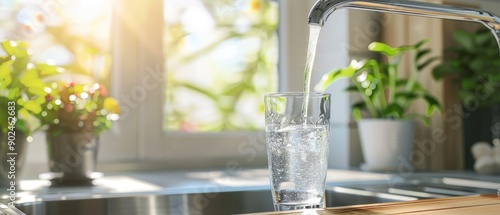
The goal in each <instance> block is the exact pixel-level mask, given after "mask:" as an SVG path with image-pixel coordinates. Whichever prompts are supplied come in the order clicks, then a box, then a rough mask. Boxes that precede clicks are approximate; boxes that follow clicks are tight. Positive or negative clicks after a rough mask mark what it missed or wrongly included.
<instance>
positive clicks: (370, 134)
mask: <svg viewBox="0 0 500 215" xmlns="http://www.w3.org/2000/svg"><path fill="white" fill-rule="evenodd" d="M425 43H426V41H425V40H424V41H421V42H419V43H417V44H415V45H412V46H401V47H396V48H393V47H390V46H388V45H386V44H384V43H380V42H373V43H371V44H370V45H369V46H368V49H369V50H370V51H373V52H377V53H380V54H382V55H384V56H386V57H387V63H386V62H381V61H378V60H375V59H366V60H363V61H360V62H358V61H352V62H351V64H350V65H349V66H347V67H345V68H341V69H336V70H333V71H331V72H329V73H327V74H325V75H324V76H323V78H322V80H321V81H320V82H319V83H318V84H317V85H316V87H315V90H316V91H324V90H325V89H326V88H327V87H328V86H329V85H330V84H332V83H333V82H335V81H337V80H339V79H341V78H350V79H351V81H352V83H353V84H352V85H351V86H350V87H349V88H348V89H347V90H348V91H350V92H355V93H357V94H359V95H360V96H361V99H362V100H361V101H360V102H358V103H355V104H354V105H353V106H352V113H353V116H354V119H356V120H357V123H358V127H359V134H360V138H361V144H362V150H363V156H364V159H365V164H364V165H363V166H362V167H363V168H364V169H367V170H396V169H397V167H398V164H399V163H400V162H401V161H400V159H401V157H402V158H403V159H405V160H406V159H408V157H409V155H410V152H411V149H412V145H413V138H414V133H415V121H414V119H415V118H418V119H421V120H423V121H424V123H428V121H429V116H431V115H432V114H433V112H434V111H435V110H436V109H439V110H440V109H441V105H440V104H439V102H438V100H437V99H436V98H434V97H433V96H431V95H430V94H429V93H428V92H427V90H426V89H425V88H424V87H423V86H422V85H421V84H420V83H419V81H418V77H419V74H420V71H421V70H422V69H424V68H425V67H427V66H428V65H429V64H430V63H431V62H433V61H434V60H436V58H428V59H426V60H423V58H424V57H425V56H427V55H428V54H429V52H430V50H428V49H422V46H423V45H424V44H425ZM405 53H414V58H413V61H414V62H415V64H414V67H413V68H412V71H411V73H410V75H409V78H407V79H404V78H401V77H399V76H398V69H399V62H400V59H401V57H402V55H404V54H405ZM417 99H423V100H424V101H426V102H427V109H426V111H425V113H424V114H418V113H409V112H408V108H409V107H410V105H411V104H412V103H413V102H414V101H416V100H417ZM365 112H366V113H367V114H365V115H368V116H369V119H362V118H363V113H365Z"/></svg>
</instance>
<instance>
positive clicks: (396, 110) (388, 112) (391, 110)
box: [382, 103, 404, 119]
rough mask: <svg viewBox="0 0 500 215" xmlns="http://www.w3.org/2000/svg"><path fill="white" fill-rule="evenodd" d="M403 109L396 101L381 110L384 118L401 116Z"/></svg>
mask: <svg viewBox="0 0 500 215" xmlns="http://www.w3.org/2000/svg"><path fill="white" fill-rule="evenodd" d="M403 113H404V109H403V107H401V105H399V104H397V103H391V104H389V105H387V107H386V108H385V109H384V110H383V111H382V114H383V116H385V118H398V119H399V118H401V117H402V116H403Z"/></svg>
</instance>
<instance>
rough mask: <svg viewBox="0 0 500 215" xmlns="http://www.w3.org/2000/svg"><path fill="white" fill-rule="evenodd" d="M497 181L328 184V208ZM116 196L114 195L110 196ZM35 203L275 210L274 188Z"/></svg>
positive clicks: (101, 208) (75, 208) (490, 186)
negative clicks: (271, 189) (272, 193)
mask: <svg viewBox="0 0 500 215" xmlns="http://www.w3.org/2000/svg"><path fill="white" fill-rule="evenodd" d="M498 188H500V183H498V182H496V181H495V182H486V181H477V180H468V179H460V178H446V177H420V178H417V179H411V178H407V179H406V180H403V181H385V182H380V181H379V182H372V183H362V184H360V183H348V184H328V186H327V190H326V192H325V204H326V206H327V207H337V206H346V205H356V204H371V203H385V202H396V201H410V200H417V199H427V198H441V197H451V196H466V195H475V194H483V193H484V194H486V193H496V192H497V190H496V189H498ZM111 195H113V194H111ZM64 198H65V197H61V199H60V200H45V201H34V202H27V203H19V204H18V205H16V206H17V207H18V208H19V209H20V210H21V211H23V212H25V213H26V214H32V215H65V214H71V215H80V214H81V215H88V214H92V215H108V214H120V215H122V214H123V215H128V214H134V215H135V214H141V215H156V214H162V215H163V214H175V215H177V214H217V215H222V214H241V213H256V212H266V211H273V204H272V197H271V191H270V190H249V191H233V192H229V191H226V192H217V193H186V194H166V193H163V194H162V193H142V194H136V195H134V196H116V194H114V196H109V195H108V196H95V195H94V196H93V198H90V199H64Z"/></svg>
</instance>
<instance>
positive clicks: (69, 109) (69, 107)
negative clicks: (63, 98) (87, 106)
mask: <svg viewBox="0 0 500 215" xmlns="http://www.w3.org/2000/svg"><path fill="white" fill-rule="evenodd" d="M74 109H75V107H73V104H71V103H68V104H64V108H63V110H64V111H66V112H72V111H73V110H74Z"/></svg>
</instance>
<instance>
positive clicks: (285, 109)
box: [265, 93, 330, 211]
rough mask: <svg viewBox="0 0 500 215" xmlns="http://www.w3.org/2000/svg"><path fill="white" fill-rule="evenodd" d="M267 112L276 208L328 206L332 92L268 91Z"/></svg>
mask: <svg viewBox="0 0 500 215" xmlns="http://www.w3.org/2000/svg"><path fill="white" fill-rule="evenodd" d="M265 111H266V144H267V157H268V166H269V173H270V174H269V177H270V182H271V191H272V196H273V202H274V209H275V210H276V211H282V210H300V209H312V208H322V207H324V194H325V182H326V170H327V164H328V145H329V144H328V143H329V139H330V138H329V137H330V135H329V133H330V132H329V131H330V94H324V93H310V94H304V93H272V94H267V95H266V96H265Z"/></svg>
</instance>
